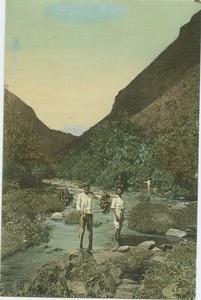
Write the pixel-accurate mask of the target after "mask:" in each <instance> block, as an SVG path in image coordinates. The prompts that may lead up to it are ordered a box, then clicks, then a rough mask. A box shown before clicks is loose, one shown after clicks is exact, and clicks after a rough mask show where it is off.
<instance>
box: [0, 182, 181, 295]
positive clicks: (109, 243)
mask: <svg viewBox="0 0 201 300" xmlns="http://www.w3.org/2000/svg"><path fill="white" fill-rule="evenodd" d="M92 190H94V189H93V188H92ZM69 191H70V192H71V193H72V194H74V201H73V203H71V204H70V205H69V207H67V208H66V209H65V210H64V211H63V212H64V213H65V212H68V213H69V212H71V211H75V203H76V199H77V194H78V193H79V192H78V191H76V190H74V189H70V188H69ZM123 198H124V199H125V205H124V206H125V222H124V226H123V228H122V232H121V238H120V239H119V240H117V239H116V238H114V225H113V214H112V212H109V213H108V214H106V215H105V214H103V213H101V212H100V207H99V203H98V201H96V200H94V202H93V214H94V217H93V219H94V220H93V222H94V228H93V250H94V251H96V250H97V249H106V248H111V247H115V246H122V245H130V246H135V245H138V244H139V243H141V242H144V241H148V240H154V241H155V242H156V246H157V245H161V244H164V243H171V242H174V241H177V240H178V238H174V237H170V236H169V237H166V236H158V235H146V234H142V233H139V232H137V231H135V230H132V229H130V228H129V227H128V226H127V222H126V218H127V215H128V212H129V209H130V208H131V207H132V206H133V204H134V203H136V202H138V200H137V193H134V192H125V193H124V195H123ZM154 200H155V201H158V200H159V201H162V200H163V199H161V197H159V198H158V199H156V198H155V199H154ZM166 201H167V199H166ZM174 203H175V202H174ZM46 222H47V223H48V224H50V225H52V226H53V230H52V234H51V237H50V240H49V242H48V243H43V244H40V245H39V246H34V247H31V248H29V249H27V250H26V251H24V252H22V251H21V252H17V253H15V254H13V255H11V256H9V257H6V258H4V259H2V261H1V283H0V291H4V290H5V291H9V292H14V291H16V290H17V289H18V288H19V287H20V286H21V285H22V284H23V283H24V282H25V281H26V280H27V279H28V278H29V277H30V276H31V274H32V273H33V272H34V271H35V270H36V269H38V268H39V267H41V266H43V265H44V264H46V263H48V262H49V261H52V260H56V259H58V258H59V257H61V256H63V255H64V254H65V253H67V252H70V251H72V250H75V249H77V250H78V247H79V240H78V231H79V225H78V224H76V225H67V224H66V223H65V222H63V221H53V220H51V218H50V217H48V218H47V220H46ZM87 243H88V235H87V231H86V233H85V236H84V248H87Z"/></svg>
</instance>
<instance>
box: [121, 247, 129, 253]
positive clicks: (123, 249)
mask: <svg viewBox="0 0 201 300" xmlns="http://www.w3.org/2000/svg"><path fill="white" fill-rule="evenodd" d="M129 248H130V247H129V246H120V247H119V248H118V251H119V252H127V251H128V250H129Z"/></svg>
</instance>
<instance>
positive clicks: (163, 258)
mask: <svg viewBox="0 0 201 300" xmlns="http://www.w3.org/2000/svg"><path fill="white" fill-rule="evenodd" d="M153 261H157V262H160V263H164V262H165V261H166V258H165V257H164V256H159V255H157V256H154V257H153Z"/></svg>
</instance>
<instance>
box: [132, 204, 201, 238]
mask: <svg viewBox="0 0 201 300" xmlns="http://www.w3.org/2000/svg"><path fill="white" fill-rule="evenodd" d="M196 223H197V205H196V202H193V203H189V204H188V205H187V206H186V207H185V208H183V209H171V206H170V205H168V204H167V203H157V202H140V203H138V204H136V205H135V206H134V207H133V208H132V209H131V211H130V213H129V216H128V225H129V227H130V228H132V229H135V230H137V231H140V232H144V233H150V234H151V233H152V234H155V233H162V234H165V233H166V232H167V230H168V229H169V228H175V229H180V230H184V231H187V232H188V231H189V232H191V231H192V232H193V231H195V228H196Z"/></svg>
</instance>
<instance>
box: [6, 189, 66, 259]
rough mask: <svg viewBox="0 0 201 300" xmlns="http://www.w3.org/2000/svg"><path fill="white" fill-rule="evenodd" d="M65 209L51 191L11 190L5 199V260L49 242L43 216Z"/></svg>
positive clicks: (48, 231) (48, 233)
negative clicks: (22, 250)
mask: <svg viewBox="0 0 201 300" xmlns="http://www.w3.org/2000/svg"><path fill="white" fill-rule="evenodd" d="M63 209H64V206H63V204H62V203H61V202H60V201H59V199H58V198H57V196H56V195H55V194H54V192H53V190H52V188H50V189H49V190H48V189H47V188H46V189H20V188H16V189H12V190H9V191H8V192H7V193H5V194H4V195H3V197H2V241H1V255H2V257H4V256H7V255H9V254H12V253H13V252H16V251H18V250H20V249H25V248H27V247H29V246H33V245H36V244H39V243H40V242H42V241H47V239H48V237H49V235H50V232H51V230H50V227H49V226H48V225H47V224H44V222H43V215H45V214H47V213H52V212H55V211H61V210H63Z"/></svg>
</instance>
